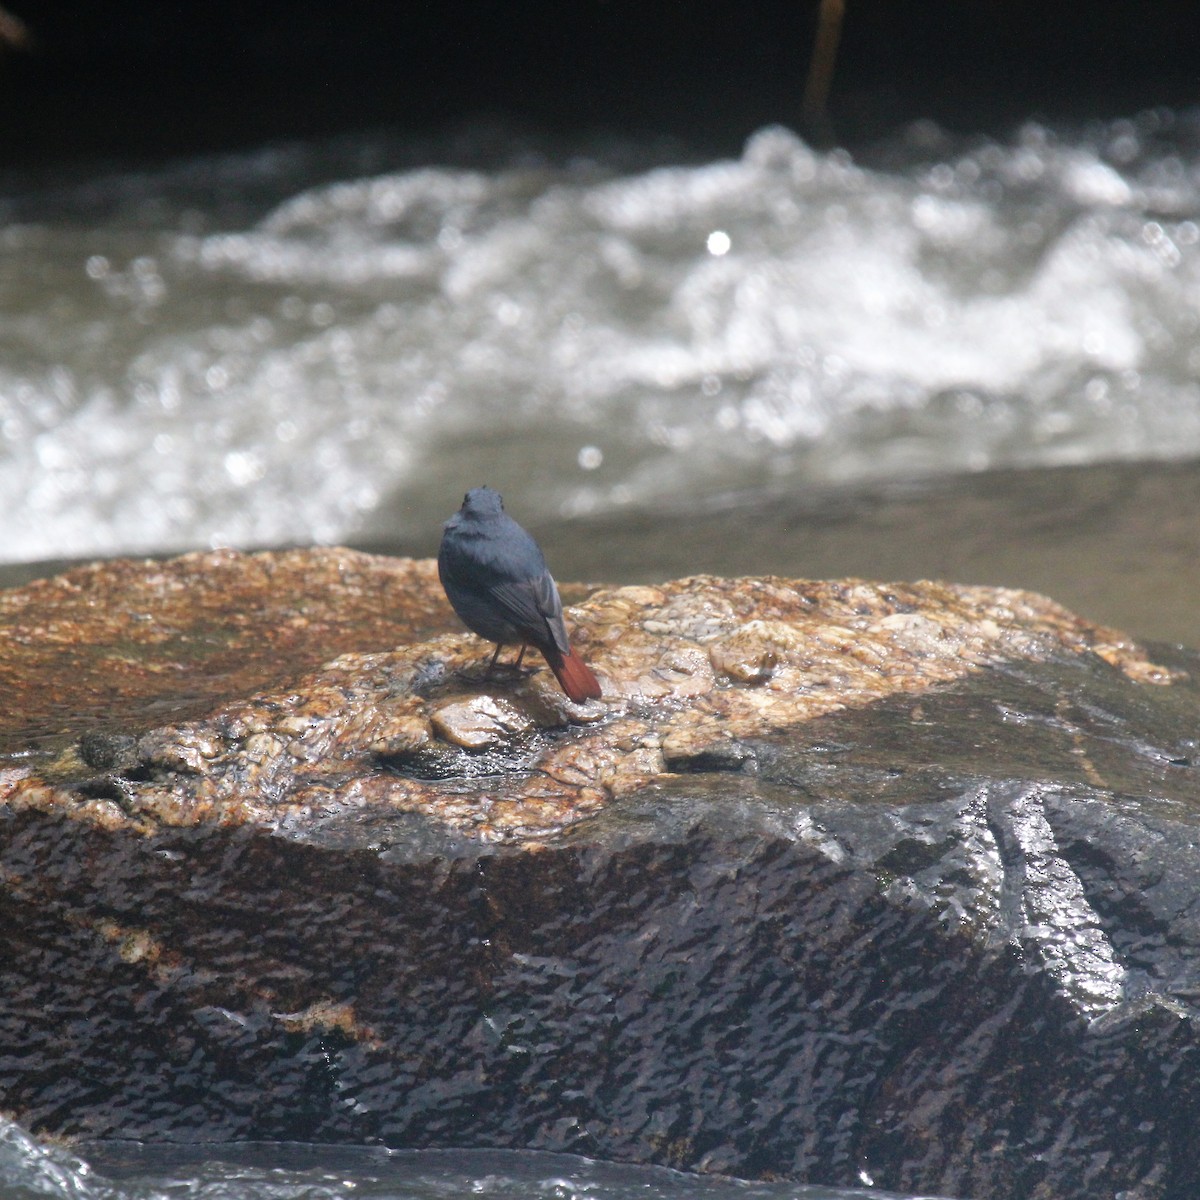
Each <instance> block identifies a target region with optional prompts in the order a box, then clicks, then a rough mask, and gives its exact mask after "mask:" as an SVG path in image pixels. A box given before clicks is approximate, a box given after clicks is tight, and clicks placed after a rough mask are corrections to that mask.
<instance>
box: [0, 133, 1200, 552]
mask: <svg viewBox="0 0 1200 1200" xmlns="http://www.w3.org/2000/svg"><path fill="white" fill-rule="evenodd" d="M1198 132H1200V116H1198V115H1197V114H1175V113H1171V112H1153V113H1149V114H1144V115H1143V116H1141V117H1139V118H1137V119H1134V120H1129V121H1120V122H1116V123H1113V124H1107V125H1102V126H1099V125H1098V126H1095V127H1091V128H1088V129H1085V130H1083V131H1081V132H1069V133H1068V132H1055V131H1053V130H1049V129H1046V128H1043V127H1040V126H1037V125H1030V126H1027V127H1026V128H1025V129H1023V130H1022V131H1021V132H1020V134H1019V135H1018V136H1017V137H1015V138H1014V139H1013V140H1012V141H1011V142H1008V143H996V142H991V141H982V140H977V141H973V142H971V143H969V144H965V143H958V142H952V141H951V140H950V139H948V138H946V137H945V136H944V135H943V134H941V133H940V132H939V131H938V130H937V129H935V128H933V127H931V126H925V125H920V126H917V127H914V128H913V129H911V130H909V131H908V133H907V135H906V136H904V137H903V138H900V139H898V140H897V141H896V142H895V143H894V144H892V145H890V146H888V147H884V148H882V149H881V150H879V151H878V152H876V153H873V154H871V155H869V156H867V157H866V158H864V160H863V161H861V162H856V161H854V160H852V159H851V157H850V156H849V155H848V154H846V153H845V152H843V151H833V152H829V153H824V152H817V151H814V150H813V149H811V148H810V147H808V146H807V145H805V144H804V143H803V142H802V141H800V140H799V139H798V138H797V137H795V136H794V135H793V134H791V133H789V132H787V131H786V130H784V129H780V128H771V129H765V130H763V131H761V132H759V133H758V134H756V135H755V136H753V137H752V138H751V139H750V140H749V142H748V144H747V145H746V147H745V150H744V153H743V154H742V156H741V157H740V158H737V159H735V160H730V161H718V162H709V163H702V164H694V163H692V164H688V165H678V164H676V165H669V164H668V163H667V162H666V161H665V159H666V158H668V157H669V156H667V155H663V154H662V153H661V152H657V151H652V150H648V149H646V148H644V147H640V148H639V147H629V146H626V147H619V146H618V147H613V146H609V147H605V148H597V149H595V150H594V151H592V152H589V153H588V154H587V155H583V156H578V157H575V158H566V157H564V156H558V157H554V156H551V155H543V154H536V153H532V152H531V151H530V150H529V148H528V147H527V146H524V145H522V144H520V143H518V142H517V141H516V140H514V139H508V140H507V141H506V140H505V139H504V138H501V139H500V140H499V143H497V142H496V139H495V138H493V139H492V141H491V142H490V143H489V149H488V153H487V155H486V156H481V155H480V154H478V153H471V152H468V153H465V154H464V153H460V152H459V151H458V150H457V149H456V148H455V146H453V145H451V144H447V145H446V146H444V147H438V148H435V149H434V150H432V151H430V150H428V149H427V150H424V151H421V152H420V153H418V152H417V151H415V150H413V149H411V148H403V147H400V148H397V147H396V146H395V145H393V144H390V143H387V142H385V141H383V140H376V141H372V140H370V139H359V140H358V141H355V142H348V141H340V142H336V143H328V144H319V145H309V146H294V147H285V148H281V149H272V150H264V151H262V152H261V153H258V154H251V155H241V156H233V157H226V158H221V159H208V160H198V161H194V162H189V163H183V164H179V165H178V166H175V167H172V168H164V169H161V170H159V171H155V172H142V173H117V174H112V175H108V176H105V177H103V178H99V179H92V180H89V181H86V182H77V183H66V184H64V183H57V184H54V185H50V184H48V183H46V182H45V181H42V182H40V183H38V184H37V185H36V186H35V185H34V184H32V183H30V182H29V181H15V182H14V181H10V182H9V186H8V188H7V199H6V200H3V201H0V218H3V227H2V229H0V314H2V316H0V506H2V508H3V511H4V513H5V522H4V526H3V529H2V530H0V561H20V560H37V559H45V558H51V557H65V556H84V555H102V554H111V553H117V552H123V551H130V550H138V551H142V550H166V549H177V548H189V547H195V546H206V545H219V544H233V545H267V544H280V543H287V542H310V541H317V542H332V541H346V540H358V541H362V540H371V539H374V540H378V539H389V540H394V541H404V540H406V539H412V538H417V537H422V536H425V535H426V534H427V533H428V531H429V530H430V529H436V525H437V523H438V521H440V520H441V519H443V518H444V517H445V516H446V515H447V513H449V512H450V511H452V510H453V508H454V507H456V506H457V504H458V501H459V498H460V496H461V492H462V491H463V490H464V488H465V487H466V486H468V485H473V484H476V483H481V482H488V483H491V484H493V485H494V486H496V487H498V488H500V489H501V490H502V491H513V490H517V491H519V492H520V495H521V502H520V504H519V506H518V507H519V511H520V512H521V515H522V519H523V520H526V521H527V522H531V523H535V524H536V523H537V521H538V520H539V519H540V518H545V517H550V516H563V515H566V516H570V515H577V514H583V513H591V514H603V513H606V512H614V513H619V512H623V511H632V512H638V511H644V510H646V509H648V508H652V507H654V506H657V505H662V504H665V505H668V506H670V507H675V508H679V507H686V506H687V505H689V504H691V505H695V504H701V505H702V504H707V503H709V502H711V501H712V500H713V499H714V498H715V497H720V496H722V495H726V494H728V493H731V492H733V493H738V494H747V493H749V494H763V493H771V492H774V493H784V494H796V493H798V492H802V491H803V490H804V489H806V488H809V487H812V486H828V485H839V486H840V485H850V486H858V485H862V484H868V483H872V482H877V481H880V480H885V481H886V480H888V479H897V478H913V477H917V478H920V477H929V476H933V475H940V474H944V473H949V472H960V471H978V470H982V469H986V468H992V467H1004V466H1030V465H1053V464H1063V463H1086V462H1095V461H1102V460H1107V459H1132V458H1163V459H1167V458H1171V459H1176V458H1183V457H1189V456H1195V455H1197V454H1200V384H1198V383H1197V374H1198V372H1200V340H1198V339H1197V336H1196V334H1197V329H1198V328H1200V223H1198V222H1200V155H1198V154H1197V145H1198ZM456 155H457V157H458V158H459V159H472V158H473V159H474V161H476V162H478V160H479V159H480V158H481V157H486V158H487V160H488V162H489V165H488V166H487V167H486V168H482V167H479V166H478V165H476V166H474V167H458V166H444V165H443V166H430V165H423V166H422V165H417V162H418V161H423V162H431V161H438V160H440V161H443V162H445V161H451V160H454V159H455V156H456Z"/></svg>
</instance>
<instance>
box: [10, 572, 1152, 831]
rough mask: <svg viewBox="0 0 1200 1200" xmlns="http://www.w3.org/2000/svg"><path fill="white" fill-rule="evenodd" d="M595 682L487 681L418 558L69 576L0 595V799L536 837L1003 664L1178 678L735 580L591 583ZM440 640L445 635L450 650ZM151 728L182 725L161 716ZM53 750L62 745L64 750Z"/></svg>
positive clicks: (1103, 643)
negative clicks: (405, 818)
mask: <svg viewBox="0 0 1200 1200" xmlns="http://www.w3.org/2000/svg"><path fill="white" fill-rule="evenodd" d="M568 619H569V623H570V625H571V627H572V630H573V639H574V641H575V643H576V645H577V648H578V650H579V652H580V653H581V654H582V655H583V656H584V657H585V658H586V659H587V660H588V661H589V662H590V663H591V664H592V667H593V669H594V670H595V671H596V674H597V676H598V677H599V678H600V681H601V684H602V687H603V689H604V699H603V701H601V702H590V703H589V704H587V705H584V706H577V705H574V704H572V703H571V702H570V701H569V700H567V698H566V697H565V696H564V695H563V694H562V692H561V691H560V690H559V688H558V687H557V685H556V684H555V682H554V680H553V678H552V676H551V675H550V673H549V671H548V670H547V669H545V667H544V665H542V664H540V663H538V664H537V665H536V666H533V667H531V668H529V669H526V670H523V671H519V672H516V671H512V670H508V671H499V672H497V674H496V676H495V677H493V678H486V677H485V676H484V673H483V669H482V668H483V666H484V664H485V663H486V652H485V649H484V647H483V646H482V644H481V643H480V641H479V639H477V638H475V637H473V636H471V635H468V634H466V633H465V632H453V633H446V632H443V631H445V630H447V629H453V628H455V623H454V621H453V618H452V617H451V615H450V613H449V610H448V607H447V606H446V604H445V601H444V599H443V597H442V595H441V590H440V588H439V587H438V584H437V581H436V572H435V569H434V565H433V563H431V562H428V561H414V560H406V559H399V560H397V559H388V558H381V557H375V556H371V555H365V554H359V553H355V552H352V551H347V550H340V549H319V550H307V551H301V550H297V551H288V552H283V553H278V554H256V555H240V554H234V553H232V552H220V553H215V554H202V555H188V556H185V557H183V558H179V559H175V560H172V561H170V562H165V563H157V562H154V563H146V562H141V563H138V562H131V561H122V562H116V563H108V564H97V565H95V566H91V567H86V568H81V569H79V570H77V571H73V572H70V573H68V574H67V575H64V576H61V577H59V578H58V579H53V580H47V581H42V582H39V583H35V584H32V585H30V586H29V587H27V588H23V589H20V590H18V591H14V592H10V593H7V594H6V595H0V628H2V629H3V630H5V631H6V641H5V646H4V649H3V650H2V651H0V687H3V689H4V691H5V694H6V695H7V696H8V697H9V707H8V709H7V714H8V715H7V716H5V718H4V720H3V721H2V722H0V737H2V738H3V744H4V745H6V746H7V747H9V748H17V749H21V748H23V747H24V745H26V744H27V745H33V746H38V745H43V746H50V747H53V748H54V749H55V751H56V752H55V753H54V754H53V755H52V756H47V757H45V758H43V759H42V760H41V761H38V760H23V759H21V758H19V757H15V756H13V755H10V757H9V765H8V766H7V767H4V768H2V769H0V801H3V802H5V803H7V804H8V805H9V806H10V807H11V808H13V809H16V810H19V809H27V808H33V809H40V810H48V809H53V808H64V809H66V810H67V811H69V812H70V813H72V814H73V815H74V816H76V817H78V818H82V819H85V820H90V821H94V822H96V823H98V824H99V825H102V826H104V827H107V828H112V829H116V828H121V827H126V828H132V829H139V830H142V831H143V832H151V831H154V830H157V829H160V828H163V827H172V826H195V825H200V824H204V823H213V822H215V823H220V824H224V825H241V824H255V825H261V826H263V827H266V828H286V829H289V830H303V829H304V828H305V827H307V826H312V825H315V824H316V823H319V822H320V821H322V820H324V819H325V818H327V817H330V816H335V815H338V814H341V813H345V812H347V811H351V810H356V809H364V808H371V809H375V810H381V809H382V810H388V811H393V812H409V813H420V814H423V815H425V816H428V817H432V818H435V819H436V820H438V821H440V822H443V823H444V824H445V825H447V826H449V827H452V828H454V829H456V830H458V831H461V832H462V833H465V834H467V835H469V836H472V837H476V838H480V839H483V840H488V841H499V840H512V839H530V838H533V839H536V838H539V837H544V836H546V835H548V834H550V833H553V832H555V831H557V830H560V829H562V828H563V827H565V826H567V825H569V824H571V823H573V822H575V821H577V820H579V819H580V818H582V817H584V816H587V815H589V814H591V813H594V812H596V811H597V810H599V809H600V808H602V807H603V806H604V805H605V803H606V802H607V801H609V800H610V799H614V798H619V797H621V796H624V795H627V794H629V793H631V792H633V791H635V790H637V789H639V788H642V787H644V786H645V785H646V784H647V783H650V782H653V781H654V780H656V779H659V778H661V777H663V776H666V775H670V774H672V773H675V772H680V771H689V770H712V769H717V770H735V769H737V768H738V765H739V764H740V763H741V762H742V761H743V760H744V758H745V757H746V751H745V750H744V749H743V747H742V743H743V742H744V741H745V740H746V739H754V738H761V737H765V736H768V735H770V734H773V733H776V732H779V731H782V730H784V729H787V728H788V727H791V726H796V725H798V724H801V723H804V722H807V721H811V720H813V719H814V718H817V717H820V716H824V715H826V714H828V713H831V712H836V711H838V710H839V709H846V708H860V707H863V706H866V705H869V704H872V703H874V702H877V701H880V700H885V699H888V698H892V697H897V696H902V695H912V696H914V697H915V696H919V695H920V694H921V693H923V692H925V691H927V690H928V689H930V688H934V687H937V686H939V685H943V684H949V683H952V682H954V681H955V680H958V679H961V678H962V677H964V676H965V675H967V674H968V673H971V672H977V671H981V670H986V669H987V668H988V667H990V666H995V665H999V664H1001V663H1004V662H1012V661H1022V660H1025V661H1030V662H1046V661H1050V660H1053V659H1056V658H1064V657H1075V656H1081V655H1095V656H1099V657H1100V658H1102V659H1104V660H1105V661H1106V662H1108V663H1109V664H1110V665H1111V666H1112V667H1114V668H1115V669H1117V670H1120V671H1122V672H1124V673H1125V674H1126V675H1127V676H1128V677H1130V678H1131V679H1133V680H1134V681H1136V682H1139V683H1146V684H1164V683H1169V682H1170V681H1171V678H1172V676H1171V673H1170V672H1169V671H1167V670H1166V669H1164V668H1161V667H1158V666H1156V665H1155V664H1154V663H1152V662H1151V661H1150V660H1149V658H1148V657H1147V655H1146V654H1145V652H1144V651H1143V650H1142V649H1141V648H1140V647H1139V646H1137V645H1136V644H1135V643H1133V642H1132V641H1131V640H1129V639H1128V638H1126V637H1125V636H1123V635H1121V634H1119V633H1117V632H1115V631H1113V630H1108V629H1105V628H1102V627H1100V626H1096V625H1094V624H1092V623H1090V622H1088V621H1086V620H1084V619H1083V618H1080V617H1077V616H1075V615H1074V614H1072V613H1070V612H1068V611H1067V610H1066V609H1064V608H1062V607H1061V606H1060V605H1058V604H1055V603H1054V602H1053V601H1051V600H1048V599H1046V598H1045V597H1042V596H1038V595H1035V594H1033V593H1028V592H1021V591H1013V590H1008V589H1002V588H987V587H962V586H956V585H952V584H944V583H930V582H918V583H906V584H877V583H868V582H864V581H860V580H832V581H809V580H788V579H778V578H744V579H722V578H716V577H711V576H696V577H692V578H687V579H681V580H676V581H673V582H671V583H667V584H663V585H661V586H658V587H627V588H612V589H606V590H602V591H597V592H595V593H593V594H592V595H590V596H589V597H588V598H587V600H586V601H585V602H584V603H582V604H579V605H577V606H576V607H574V608H572V609H570V610H569V612H568ZM439 634H440V636H430V635H439ZM160 713H166V714H168V719H167V720H166V721H163V720H161V719H159V720H154V718H155V716H158V715H160ZM56 742H57V744H56Z"/></svg>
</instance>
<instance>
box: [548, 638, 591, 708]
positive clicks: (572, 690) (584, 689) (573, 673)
mask: <svg viewBox="0 0 1200 1200" xmlns="http://www.w3.org/2000/svg"><path fill="white" fill-rule="evenodd" d="M543 654H545V651H543ZM545 657H546V662H548V663H549V664H550V670H552V671H553V672H554V677H555V678H556V679H557V680H558V682H559V683H561V684H562V690H563V691H564V692H566V693H567V695H568V696H569V697H570V698H571V699H572V700H573V701H574V702H575V703H576V704H582V703H583V702H584V701H585V700H599V699H600V681H599V680H598V679H597V678H596V677H595V675H593V674H592V668H591V667H589V666H588V665H587V663H585V662H584V661H583V659H582V658H580V657H579V655H578V654H576V653H575V652H574V651H568V652H567V653H566V654H563V655H558V654H546V655H545Z"/></svg>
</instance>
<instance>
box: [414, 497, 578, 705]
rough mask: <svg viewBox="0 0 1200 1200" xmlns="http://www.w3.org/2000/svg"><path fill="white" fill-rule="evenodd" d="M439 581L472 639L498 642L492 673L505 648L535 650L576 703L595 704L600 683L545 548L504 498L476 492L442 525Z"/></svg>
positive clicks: (519, 660) (519, 658) (523, 652)
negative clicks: (573, 635)
mask: <svg viewBox="0 0 1200 1200" xmlns="http://www.w3.org/2000/svg"><path fill="white" fill-rule="evenodd" d="M438 577H439V578H440V579H441V581H442V587H443V588H445V589H446V598H447V599H448V600H449V601H450V603H451V605H452V606H453V607H454V611H455V612H456V613H458V615H459V617H460V618H461V619H462V622H463V624H464V625H465V626H466V627H467V628H468V629H469V630H471V632H472V633H477V634H479V636H480V637H482V638H487V640H488V641H489V642H495V643H496V653H495V654H493V655H492V661H491V663H490V664H489V665H488V670H489V671H491V669H492V668H493V667H494V666H495V665H496V660H497V659H498V658H499V657H500V651H501V650H502V649H503V648H504V647H505V646H513V645H519V646H520V647H521V653H520V654H519V655H518V656H517V663H516V665H517V666H520V665H521V659H522V658H524V657H525V648H526V647H527V646H536V647H537V649H538V650H540V651H541V652H542V656H543V657H544V658H545V660H546V662H547V663H548V664H549V665H550V670H552V671H553V672H554V675H555V678H556V679H557V680H558V682H559V683H560V684H562V689H563V691H564V692H566V693H567V695H568V696H569V697H570V698H571V699H572V700H573V701H574V702H575V703H576V704H582V703H583V701H585V700H596V699H599V696H600V684H599V683H598V682H597V680H596V676H595V675H593V674H592V671H591V668H590V667H589V666H588V665H587V663H585V662H584V661H583V659H582V658H580V657H579V655H578V654H575V653H573V652H572V650H571V644H570V642H569V641H568V640H567V627H566V625H565V624H564V623H563V609H562V600H561V599H560V598H559V595H558V588H557V587H556V586H555V583H554V580H553V578H552V577H551V575H550V572H549V570H548V569H547V567H546V559H545V558H544V557H543V555H542V550H541V547H540V546H539V545H538V544H537V542H535V541H534V540H533V538H532V537H530V536H529V534H528V533H526V532H525V530H524V529H522V528H521V526H520V525H518V524H517V523H516V521H514V520H513V519H512V517H510V516H509V515H508V513H506V512H505V511H504V501H503V500H502V499H501V498H500V493H499V492H497V491H495V490H493V489H492V488H490V487H477V488H472V489H471V490H470V491H469V492H468V493H467V494H466V496H464V497H463V502H462V508H460V509H459V510H458V512H456V513H455V514H454V516H452V517H451V518H450V520H448V521H447V522H446V524H445V525H444V526H443V532H442V545H441V549H440V550H439V551H438Z"/></svg>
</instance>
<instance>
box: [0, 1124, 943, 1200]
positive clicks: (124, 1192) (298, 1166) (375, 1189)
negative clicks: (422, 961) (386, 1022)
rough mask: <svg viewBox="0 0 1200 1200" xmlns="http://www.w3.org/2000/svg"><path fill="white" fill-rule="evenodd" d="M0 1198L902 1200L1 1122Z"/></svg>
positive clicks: (493, 1153)
mask: <svg viewBox="0 0 1200 1200" xmlns="http://www.w3.org/2000/svg"><path fill="white" fill-rule="evenodd" d="M864 1182H866V1181H865V1180H864ZM0 1195H2V1196H3V1197H4V1200H346V1198H347V1197H369V1198H370V1200H460V1198H465V1197H469V1196H481V1197H484V1198H485V1200H507V1198H511V1200H868V1198H870V1200H889V1198H891V1200H905V1198H903V1197H899V1196H895V1195H894V1194H893V1193H890V1192H880V1191H876V1190H874V1189H873V1188H872V1189H871V1190H869V1191H868V1190H866V1189H865V1188H852V1189H845V1188H824V1187H808V1186H801V1185H797V1184H781V1183H751V1182H746V1181H742V1180H736V1179H722V1178H716V1177H711V1176H697V1175H685V1174H682V1173H680V1172H678V1171H670V1170H667V1169H666V1168H663V1167H634V1166H627V1165H624V1164H620V1163H603V1162H596V1161H594V1160H592V1159H587V1158H578V1157H575V1156H573V1155H567V1154H534V1153H529V1152H514V1151H503V1150H424V1151H386V1150H381V1149H378V1148H370V1149H369V1148H359V1147H334V1146H302V1145H290V1144H288V1145H265V1144H242V1145H232V1146H225V1147H213V1146H176V1147H170V1146H159V1147H147V1146H141V1145H138V1144H109V1145H97V1146H95V1147H93V1148H91V1149H90V1150H89V1151H88V1154H87V1157H86V1158H84V1157H80V1156H79V1155H76V1154H68V1153H66V1152H64V1151H62V1150H58V1149H55V1148H52V1147H47V1146H43V1145H39V1144H38V1143H37V1142H35V1141H34V1140H33V1139H31V1138H30V1137H29V1136H28V1135H27V1134H25V1133H23V1132H22V1131H21V1130H20V1129H19V1128H18V1127H17V1126H16V1125H13V1124H11V1123H10V1122H6V1121H4V1120H3V1119H2V1118H0ZM908 1200H921V1198H920V1197H915V1196H914V1197H909V1198H908Z"/></svg>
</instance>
